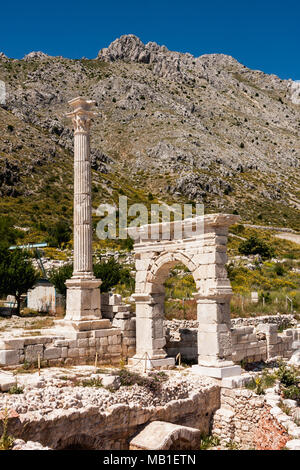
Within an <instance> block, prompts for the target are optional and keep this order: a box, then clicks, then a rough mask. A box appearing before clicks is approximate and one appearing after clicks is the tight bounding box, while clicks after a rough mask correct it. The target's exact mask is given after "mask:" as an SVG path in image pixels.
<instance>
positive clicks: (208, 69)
mask: <svg viewBox="0 0 300 470" xmlns="http://www.w3.org/2000/svg"><path fill="white" fill-rule="evenodd" d="M0 80H3V81H4V82H5V84H6V90H7V99H6V103H5V105H0V132H1V134H0V168H1V176H0V193H1V196H2V197H1V202H0V207H1V212H2V213H4V214H7V213H10V214H11V215H12V216H13V217H18V218H19V217H20V218H21V221H22V223H24V224H29V225H31V224H32V225H33V226H35V227H36V230H39V228H38V222H37V220H34V219H39V218H43V219H45V220H49V221H53V220H55V219H57V218H65V219H66V220H68V221H70V220H71V217H72V148H73V137H72V128H71V123H70V122H69V121H68V120H67V119H66V117H65V114H66V112H68V106H67V101H68V100H69V99H71V98H74V96H77V95H84V96H87V97H88V98H91V99H94V100H95V101H96V105H97V109H98V112H99V118H97V119H96V120H95V122H94V124H93V126H92V134H91V142H92V144H91V145H92V152H91V155H92V166H93V188H94V192H93V207H94V208H96V207H97V205H98V204H99V203H100V202H110V203H114V204H116V203H117V199H118V194H119V192H121V193H124V194H126V195H128V197H129V200H130V201H132V202H137V201H141V202H148V201H149V197H148V193H151V194H152V195H153V196H154V198H155V199H157V200H163V201H165V202H167V203H171V202H203V203H204V204H205V206H206V207H207V210H208V211H212V210H214V211H219V212H224V211H229V212H233V211H234V212H235V213H236V212H238V213H239V214H240V215H241V216H242V218H243V219H244V220H247V221H251V222H259V223H264V222H266V223H273V224H275V223H276V224H278V223H279V225H286V226H288V225H289V226H291V227H292V228H295V229H300V222H299V219H300V217H299V210H300V177H299V170H298V169H299V165H300V107H299V104H300V96H299V92H300V86H299V87H298V84H297V82H293V81H291V80H281V79H280V78H279V77H277V76H275V75H268V74H265V73H264V72H260V71H253V70H250V69H248V68H247V67H245V66H244V65H242V64H240V63H239V62H238V61H236V60H235V59H234V58H232V57H231V56H226V55H222V54H221V55H220V54H204V55H201V56H199V57H197V58H195V57H193V56H192V55H191V54H189V53H178V52H174V51H169V50H168V49H167V48H166V47H165V46H159V45H157V44H156V43H153V42H149V43H148V44H143V43H142V42H141V41H140V40H139V38H137V37H136V36H134V35H125V36H122V37H121V38H118V39H116V40H115V41H113V42H112V43H111V44H110V45H109V46H108V47H107V48H103V49H101V50H100V51H99V53H98V56H97V58H95V59H78V60H74V59H65V58H63V57H50V56H47V55H46V54H44V53H41V52H33V53H30V54H27V55H26V56H25V57H24V58H23V59H21V60H17V59H8V58H6V57H3V55H1V54H0ZM295 84H296V85H295ZM299 85H300V84H299ZM298 100H299V104H298ZM49 180H50V181H49ZM51 180H53V181H52V182H51ZM51 190H53V194H54V195H56V196H55V198H56V199H57V201H56V202H55V200H54V199H53V194H51ZM28 198H31V199H32V201H30V200H29V199H28ZM37 201H41V204H39V202H37ZM33 205H35V206H36V205H37V206H38V209H35V211H34V210H33V209H32V206H33ZM39 206H40V207H39ZM47 206H49V208H50V209H49V208H48V209H47ZM52 206H55V207H56V210H57V213H51V209H52ZM22 209H24V213H23V212H22ZM47 211H48V212H49V213H48V214H47ZM19 214H20V215H19ZM32 217H33V220H32Z"/></svg>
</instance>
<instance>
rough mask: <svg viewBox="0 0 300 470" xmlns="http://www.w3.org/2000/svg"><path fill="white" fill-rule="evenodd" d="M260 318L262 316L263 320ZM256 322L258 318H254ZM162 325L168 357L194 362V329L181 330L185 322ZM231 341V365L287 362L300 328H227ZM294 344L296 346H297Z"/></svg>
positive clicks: (268, 325)
mask: <svg viewBox="0 0 300 470" xmlns="http://www.w3.org/2000/svg"><path fill="white" fill-rule="evenodd" d="M263 318H264V317H263ZM256 320H258V319H256ZM172 323H173V322H166V323H165V326H166V339H167V345H166V348H167V352H168V355H170V356H172V357H175V356H176V355H177V354H178V353H180V354H181V356H182V359H183V360H187V361H192V362H195V363H196V362H197V328H196V327H195V325H194V323H195V322H193V323H192V325H193V328H187V327H185V326H186V325H187V324H189V322H186V321H182V322H181V324H183V326H184V327H183V328H180V323H179V321H176V322H174V324H172ZM231 340H232V349H233V356H232V359H233V361H235V362H240V361H246V362H256V361H265V360H267V359H271V358H274V357H276V356H281V357H284V358H286V359H290V357H291V355H292V353H293V351H294V350H296V349H297V348H298V347H299V341H300V328H289V329H287V330H284V331H283V333H278V331H277V324H271V323H269V322H266V323H261V324H260V323H258V324H257V326H256V327H254V326H243V327H237V328H231ZM297 343H298V344H297Z"/></svg>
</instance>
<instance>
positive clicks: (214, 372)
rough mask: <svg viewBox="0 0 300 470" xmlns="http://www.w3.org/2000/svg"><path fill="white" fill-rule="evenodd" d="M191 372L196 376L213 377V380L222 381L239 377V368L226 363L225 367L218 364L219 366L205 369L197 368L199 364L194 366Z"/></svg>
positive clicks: (203, 367) (202, 367)
mask: <svg viewBox="0 0 300 470" xmlns="http://www.w3.org/2000/svg"><path fill="white" fill-rule="evenodd" d="M192 371H193V372H194V373H195V374H197V375H204V376H206V377H214V378H215V379H224V378H225V377H233V376H236V375H240V374H241V367H240V366H236V365H234V364H233V362H232V363H230V362H228V365H226V363H224V364H222V363H219V365H218V366H215V367H212V366H211V367H205V366H199V364H195V365H194V366H192Z"/></svg>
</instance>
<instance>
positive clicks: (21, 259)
mask: <svg viewBox="0 0 300 470" xmlns="http://www.w3.org/2000/svg"><path fill="white" fill-rule="evenodd" d="M38 279H39V273H38V272H37V271H36V270H35V269H34V267H33V265H32V263H31V255H30V253H28V252H27V251H25V250H20V249H16V250H13V251H8V250H7V249H5V248H2V249H1V250H0V294H1V295H14V296H15V298H16V302H17V314H18V315H19V313H20V305H21V296H22V295H23V294H26V292H27V291H28V290H29V289H31V288H32V287H33V286H34V285H35V283H36V282H37V280H38Z"/></svg>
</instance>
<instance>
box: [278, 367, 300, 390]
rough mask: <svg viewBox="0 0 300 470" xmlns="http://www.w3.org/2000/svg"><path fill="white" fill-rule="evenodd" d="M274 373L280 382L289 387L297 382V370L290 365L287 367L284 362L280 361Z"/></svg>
mask: <svg viewBox="0 0 300 470" xmlns="http://www.w3.org/2000/svg"><path fill="white" fill-rule="evenodd" d="M276 375H277V377H278V379H279V380H280V383H281V384H282V385H284V386H285V387H290V386H292V385H297V384H298V383H299V378H298V375H297V371H296V370H295V369H294V368H292V367H290V368H289V367H287V366H286V364H284V362H281V363H280V365H279V368H278V370H277V372H276Z"/></svg>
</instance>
